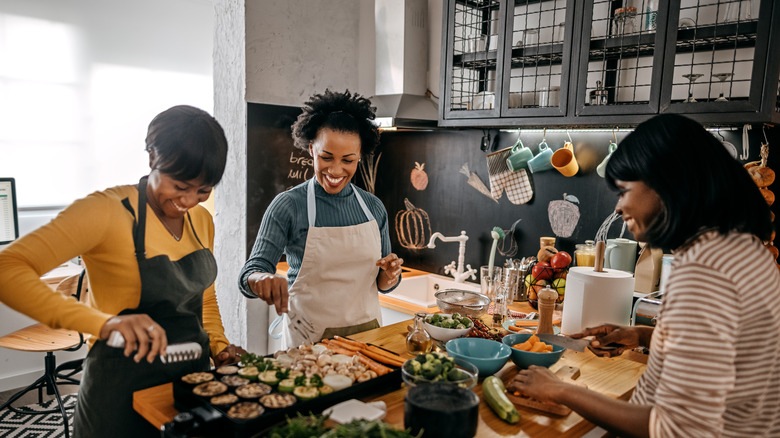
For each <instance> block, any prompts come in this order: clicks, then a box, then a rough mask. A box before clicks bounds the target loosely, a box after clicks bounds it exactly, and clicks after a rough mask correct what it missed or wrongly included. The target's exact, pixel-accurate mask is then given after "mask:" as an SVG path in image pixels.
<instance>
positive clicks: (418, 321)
mask: <svg viewBox="0 0 780 438" xmlns="http://www.w3.org/2000/svg"><path fill="white" fill-rule="evenodd" d="M426 316H428V314H427V313H425V312H417V313H415V314H414V326H413V327H412V331H411V332H409V335H408V336H407V337H406V350H407V351H408V352H409V354H413V355H415V356H416V355H418V354H425V353H429V352H430V351H431V347H432V346H433V339H431V335H429V334H428V332H427V331H426V330H425V317H426Z"/></svg>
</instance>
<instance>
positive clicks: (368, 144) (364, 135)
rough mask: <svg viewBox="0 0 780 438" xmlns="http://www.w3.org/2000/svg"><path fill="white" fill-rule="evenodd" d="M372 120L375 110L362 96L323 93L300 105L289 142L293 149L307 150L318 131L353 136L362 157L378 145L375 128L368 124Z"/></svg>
mask: <svg viewBox="0 0 780 438" xmlns="http://www.w3.org/2000/svg"><path fill="white" fill-rule="evenodd" d="M375 117H376V115H375V108H373V107H372V106H371V101H370V100H368V99H366V98H365V97H362V96H361V95H359V94H357V93H355V94H353V93H350V92H349V90H346V91H344V92H343V93H336V92H333V91H331V90H325V93H323V94H315V95H314V96H312V97H311V98H310V99H309V100H308V102H306V104H305V105H304V106H303V113H301V115H299V116H298V120H296V121H295V124H293V140H295V146H296V147H297V148H300V149H302V150H304V151H308V150H309V144H311V142H312V141H313V140H314V139H315V138H316V137H317V134H318V133H319V132H320V129H323V128H328V129H332V130H334V131H337V132H346V133H354V134H358V136H359V137H360V153H361V155H363V156H365V155H368V154H370V153H371V152H373V151H374V149H375V148H376V146H377V144H379V128H377V127H376V125H374V124H373V123H372V120H374V118H375Z"/></svg>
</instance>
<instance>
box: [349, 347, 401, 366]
mask: <svg viewBox="0 0 780 438" xmlns="http://www.w3.org/2000/svg"><path fill="white" fill-rule="evenodd" d="M360 353H362V354H365V355H366V356H368V357H370V358H371V359H374V360H375V361H377V362H381V363H383V364H386V365H392V366H394V367H400V366H401V365H403V364H404V361H402V360H398V359H395V358H390V357H388V356H382V355H380V354H377V353H376V352H374V351H371V350H369V349H364V350H361V351H360Z"/></svg>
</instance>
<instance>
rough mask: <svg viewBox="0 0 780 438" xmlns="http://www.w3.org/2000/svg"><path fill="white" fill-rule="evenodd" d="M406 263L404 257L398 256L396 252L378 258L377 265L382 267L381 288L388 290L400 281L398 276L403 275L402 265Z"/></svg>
mask: <svg viewBox="0 0 780 438" xmlns="http://www.w3.org/2000/svg"><path fill="white" fill-rule="evenodd" d="M403 264H404V259H402V258H400V257H398V256H397V255H395V254H394V253H390V254H388V255H387V257H383V258H381V259H379V260H377V262H376V265H377V266H379V269H381V272H380V275H379V284H377V286H379V289H381V290H387V289H390V288H391V287H393V285H395V284H396V283H398V277H399V276H400V275H401V266H403Z"/></svg>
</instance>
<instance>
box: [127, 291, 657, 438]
mask: <svg viewBox="0 0 780 438" xmlns="http://www.w3.org/2000/svg"><path fill="white" fill-rule="evenodd" d="M513 308H514V309H515V310H519V311H524V312H528V311H530V308H528V305H527V304H525V303H522V304H520V305H516V306H513ZM409 323H410V322H409V321H405V322H400V323H397V324H393V325H389V326H385V327H380V328H378V329H374V330H369V331H366V332H363V333H358V334H355V335H352V336H350V337H351V338H353V339H356V340H359V341H362V342H371V343H373V344H376V345H379V346H381V347H384V348H387V349H388V350H391V351H396V352H399V353H402V354H403V355H404V356H405V357H407V358H411V357H412V356H411V355H409V354H408V353H406V335H407V326H408V325H409ZM646 362H647V357H646V356H645V355H643V354H639V353H635V352H626V353H624V354H623V355H622V356H620V357H616V358H609V359H605V358H599V357H596V356H595V355H594V354H593V353H591V352H589V351H585V352H577V351H572V350H567V351H566V352H565V353H564V354H563V357H561V360H560V361H558V363H556V364H555V365H553V366H552V367H551V369H552V370H553V371H554V370H556V369H557V368H558V367H561V366H566V365H569V366H575V367H578V368H579V369H580V372H581V375H580V377H579V379H578V381H580V382H582V383H585V384H586V385H587V386H588V388H590V389H592V390H594V391H597V392H600V393H602V394H606V395H608V396H610V397H615V398H620V399H628V397H629V396H630V395H631V392H632V391H633V389H634V387H635V386H636V383H637V381H638V380H639V377H640V376H641V375H642V373H643V372H644V370H645V366H646ZM514 367H515V365H514V364H513V363H512V362H508V363H507V365H506V366H505V367H504V369H502V370H501V372H500V373H503V374H507V373H511V372H512V371H513V370H512V368H514ZM474 392H475V393H476V394H477V395H478V396H480V400H481V401H480V406H479V425H478V427H477V436H479V437H480V438H481V437H503V436H508V435H512V436H544V437H579V436H582V435H583V434H585V433H586V432H588V431H589V430H591V429H593V427H594V425H593V424H591V423H590V422H588V421H586V420H585V419H583V418H582V417H580V416H579V415H577V414H576V413H571V414H570V415H568V416H566V417H555V416H553V415H549V414H543V413H539V412H536V411H533V410H530V409H526V408H523V407H518V411H519V412H520V418H521V420H520V422H519V423H517V424H507V423H505V422H504V421H502V420H501V419H500V418H498V417H497V416H496V415H495V414H494V413H493V411H492V410H490V407H489V406H488V405H487V404H486V403H485V401H484V400H482V385H481V380H480V382H479V383H478V384H477V386H476V387H475V388H474ZM405 394H406V389H405V388H401V389H399V390H396V391H393V392H390V393H388V394H384V395H379V396H373V397H367V398H365V399H364V401H370V400H382V401H384V402H385V403H386V404H387V416H386V418H385V420H386V421H387V422H388V423H390V424H394V425H397V426H399V427H403V424H404V396H405ZM133 407H134V408H135V410H136V411H137V412H138V413H140V414H141V415H142V416H143V417H144V418H146V419H147V420H148V421H149V422H151V423H152V424H154V425H155V426H156V427H160V426H162V425H163V424H165V423H167V422H169V421H171V419H173V416H174V415H176V414H177V413H178V411H177V410H176V409H175V408H174V407H173V386H172V385H171V384H170V383H168V384H165V385H160V386H155V387H152V388H148V389H145V390H142V391H138V392H136V393H135V394H134V395H133Z"/></svg>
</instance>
